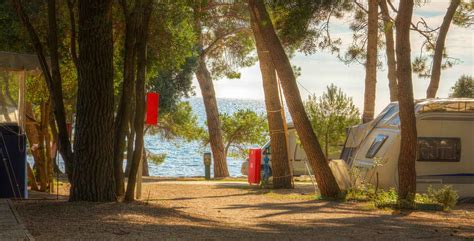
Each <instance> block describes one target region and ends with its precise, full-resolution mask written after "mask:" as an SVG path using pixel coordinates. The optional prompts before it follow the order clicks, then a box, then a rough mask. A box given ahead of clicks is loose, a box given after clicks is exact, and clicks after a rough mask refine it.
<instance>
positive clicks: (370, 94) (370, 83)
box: [362, 0, 379, 123]
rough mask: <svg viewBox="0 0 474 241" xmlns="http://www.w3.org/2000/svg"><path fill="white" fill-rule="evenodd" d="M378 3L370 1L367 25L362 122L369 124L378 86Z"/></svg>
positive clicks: (374, 0)
mask: <svg viewBox="0 0 474 241" xmlns="http://www.w3.org/2000/svg"><path fill="white" fill-rule="evenodd" d="M378 8H379V6H378V3H377V0H369V14H368V15H369V16H368V24H367V28H368V30H367V32H368V35H367V58H366V63H365V92H364V113H363V114H362V122H363V123H367V122H369V121H371V120H373V119H374V110H375V91H376V86H377V37H378V36H377V31H378V23H377V22H378V16H377V15H378Z"/></svg>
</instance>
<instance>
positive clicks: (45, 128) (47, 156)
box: [41, 100, 54, 192]
mask: <svg viewBox="0 0 474 241" xmlns="http://www.w3.org/2000/svg"><path fill="white" fill-rule="evenodd" d="M50 114H51V103H50V101H49V100H48V102H45V103H43V104H42V108H41V132H42V136H43V140H44V150H45V151H44V160H45V161H44V164H45V173H46V180H47V182H48V185H47V186H48V190H49V191H50V192H51V191H52V190H54V180H53V173H54V167H53V161H52V159H51V135H50V134H49V117H50Z"/></svg>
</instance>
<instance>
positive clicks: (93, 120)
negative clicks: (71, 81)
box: [70, 0, 117, 201]
mask: <svg viewBox="0 0 474 241" xmlns="http://www.w3.org/2000/svg"><path fill="white" fill-rule="evenodd" d="M111 9H112V1H110V0H108V1H104V0H102V1H98V0H80V1H79V51H80V55H79V71H78V73H79V82H78V95H77V118H76V133H75V142H74V150H75V152H76V162H75V165H74V172H73V178H72V183H71V193H70V200H71V201H116V200H117V198H116V196H115V181H114V175H113V146H114V140H113V134H114V133H113V131H114V88H113V74H114V73H113V42H112V21H111V20H112V19H111Z"/></svg>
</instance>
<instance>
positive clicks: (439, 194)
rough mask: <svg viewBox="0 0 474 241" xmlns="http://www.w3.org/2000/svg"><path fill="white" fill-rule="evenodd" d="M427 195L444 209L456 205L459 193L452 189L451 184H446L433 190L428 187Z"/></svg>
mask: <svg viewBox="0 0 474 241" xmlns="http://www.w3.org/2000/svg"><path fill="white" fill-rule="evenodd" d="M428 197H429V198H431V199H432V200H435V201H436V202H437V203H439V204H441V205H442V206H443V209H444V210H450V209H453V208H454V207H455V206H456V203H457V202H458V198H459V195H458V193H457V192H456V191H455V190H453V187H452V186H450V185H447V186H443V187H441V188H440V189H438V190H434V189H433V188H432V187H429V188H428Z"/></svg>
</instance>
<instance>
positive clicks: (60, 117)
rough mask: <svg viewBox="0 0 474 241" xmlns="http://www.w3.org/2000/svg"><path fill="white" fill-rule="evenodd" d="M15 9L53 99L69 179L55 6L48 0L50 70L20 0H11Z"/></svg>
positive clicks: (70, 159) (71, 158) (69, 153)
mask: <svg viewBox="0 0 474 241" xmlns="http://www.w3.org/2000/svg"><path fill="white" fill-rule="evenodd" d="M12 2H13V5H14V6H15V10H16V12H17V15H18V17H19V18H20V20H21V22H22V23H23V25H24V26H25V28H26V30H27V32H28V34H29V36H30V39H31V42H32V44H33V47H34V49H35V51H36V54H37V55H38V60H39V62H40V65H41V70H42V72H43V75H44V78H45V81H46V85H47V86H48V89H49V93H50V95H51V99H52V100H53V108H54V115H55V119H56V122H57V125H58V130H59V151H60V153H61V156H62V157H63V160H64V162H65V164H66V173H67V175H68V179H69V181H71V177H72V167H73V162H74V155H73V153H72V147H71V141H70V140H69V137H68V134H67V128H66V111H65V109H64V101H63V92H62V87H61V76H60V73H59V57H58V56H59V55H58V52H57V26H56V11H55V9H56V7H55V1H54V0H48V23H49V28H48V29H49V33H48V36H49V38H50V39H49V46H50V55H51V65H52V66H51V72H52V75H51V74H50V72H49V67H48V63H47V61H46V57H45V55H44V49H43V45H42V43H41V41H40V39H39V37H38V34H37V33H36V31H35V29H34V28H33V25H31V22H30V19H29V18H28V16H27V15H26V14H25V12H24V10H23V6H22V4H21V0H12Z"/></svg>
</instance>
